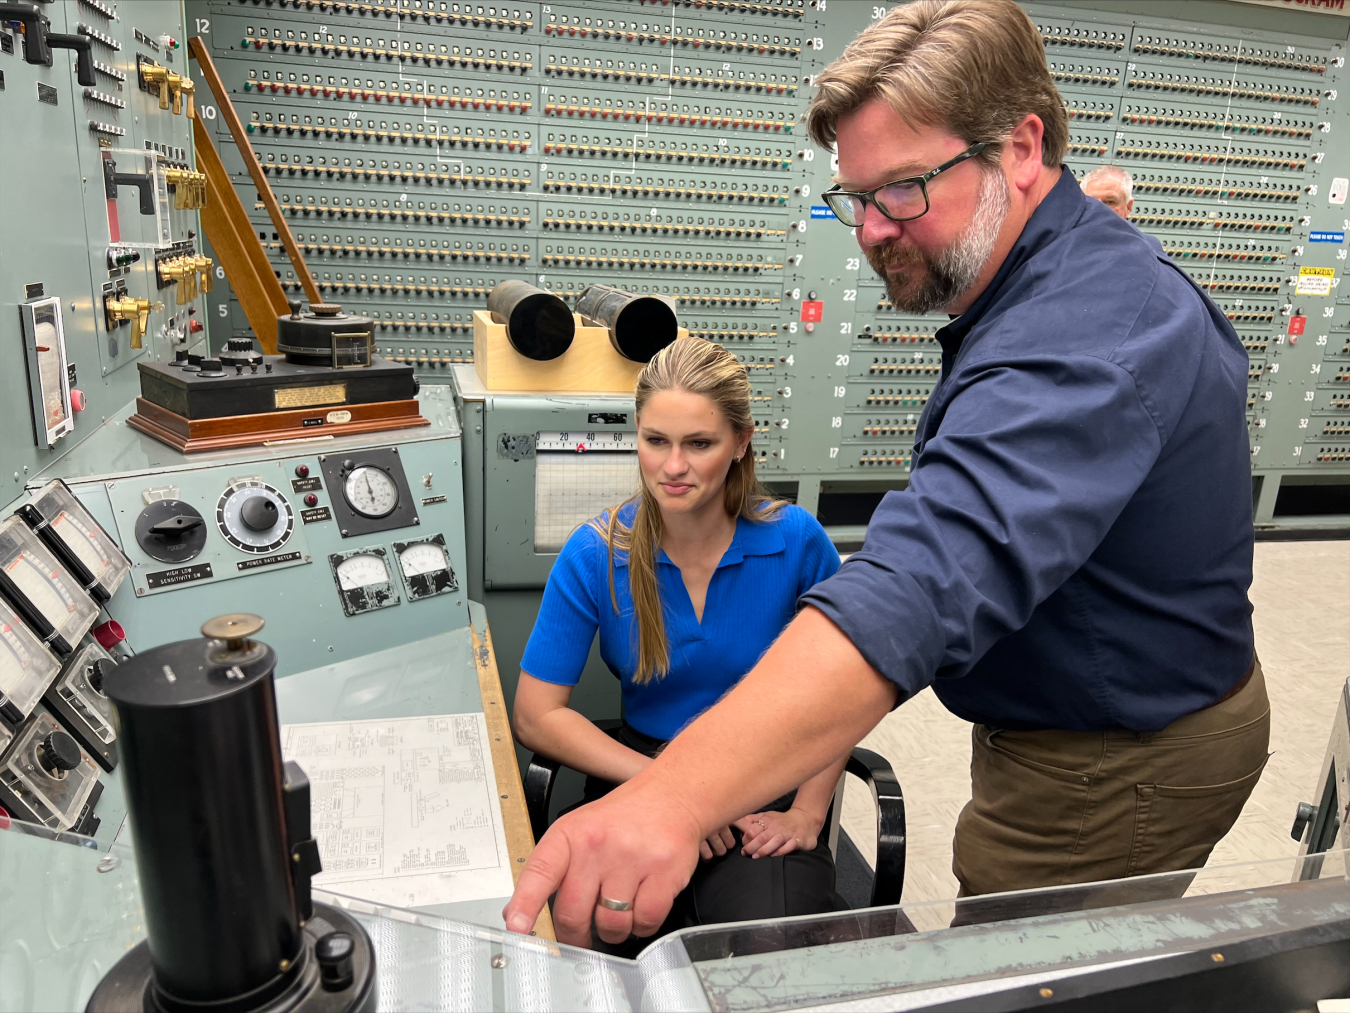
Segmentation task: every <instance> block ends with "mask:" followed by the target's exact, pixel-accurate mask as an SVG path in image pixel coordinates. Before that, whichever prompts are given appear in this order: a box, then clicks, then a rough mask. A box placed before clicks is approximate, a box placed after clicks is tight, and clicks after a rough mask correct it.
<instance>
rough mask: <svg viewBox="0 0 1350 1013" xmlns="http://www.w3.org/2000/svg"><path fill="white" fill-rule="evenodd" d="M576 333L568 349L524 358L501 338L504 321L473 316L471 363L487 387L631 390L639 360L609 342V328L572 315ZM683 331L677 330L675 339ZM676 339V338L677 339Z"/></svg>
mask: <svg viewBox="0 0 1350 1013" xmlns="http://www.w3.org/2000/svg"><path fill="white" fill-rule="evenodd" d="M572 316H573V319H575V320H576V324H577V333H576V337H575V338H573V339H572V347H571V348H569V349H568V350H567V351H566V352H564V353H563V354H562V355H560V356H558V357H557V358H556V359H549V360H548V361H546V362H540V361H538V360H537V359H527V358H526V357H525V356H523V355H521V354H520V353H519V352H517V351H516V350H515V349H514V348H512V347H511V342H510V341H509V340H507V337H506V325H505V324H498V323H493V321H492V314H490V313H488V312H487V311H486V310H475V311H474V314H473V365H474V369H475V370H477V371H478V378H479V379H480V380H482V381H483V386H484V387H486V388H487V389H488V390H515V391H560V390H575V391H590V392H593V393H601V394H631V393H633V385H634V384H635V383H636V382H637V377H638V374H639V373H640V372H642V367H643V366H644V365H645V363H641V362H633V361H632V360H631V359H625V358H624V357H623V356H622V355H620V354H619V353H618V352H616V351H614V346H613V345H611V344H610V343H609V331H608V330H606V329H605V328H603V327H586V326H583V325H582V323H581V317H579V316H577V315H576V314H575V313H574V314H573V315H572ZM688 336H689V332H688V331H687V330H685V329H684V328H683V327H681V328H680V332H679V337H680V338H685V337H688ZM677 340H678V339H677Z"/></svg>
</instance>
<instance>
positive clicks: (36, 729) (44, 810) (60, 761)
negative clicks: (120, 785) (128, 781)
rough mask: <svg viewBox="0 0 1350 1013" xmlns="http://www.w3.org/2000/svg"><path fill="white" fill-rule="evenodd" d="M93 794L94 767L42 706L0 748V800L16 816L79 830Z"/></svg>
mask: <svg viewBox="0 0 1350 1013" xmlns="http://www.w3.org/2000/svg"><path fill="white" fill-rule="evenodd" d="M96 792H97V794H96ZM98 794H102V785H100V784H99V783H98V767H97V766H95V765H94V761H93V760H91V759H89V757H88V756H86V755H85V753H84V751H83V750H82V749H80V748H79V747H78V746H76V745H75V743H74V741H73V740H72V739H71V738H70V736H69V735H67V734H66V733H65V732H64V731H63V730H62V728H61V726H60V725H59V724H57V723H56V719H55V718H53V717H52V716H51V715H50V714H48V713H46V712H45V711H39V712H38V713H37V714H34V715H33V716H32V717H31V718H29V719H28V721H27V723H25V724H24V726H23V727H22V728H20V729H19V730H18V731H17V732H16V733H15V734H14V740H13V741H12V742H10V744H9V748H8V749H6V750H5V751H4V753H3V754H0V803H3V804H4V807H5V808H6V809H8V810H9V813H10V815H11V816H14V817H15V818H16V819H21V820H25V821H27V822H29V823H40V824H42V825H43V826H44V827H47V828H49V829H51V830H70V829H72V828H74V829H78V830H80V831H81V832H83V829H84V827H85V825H86V820H85V819H84V812H85V809H86V807H92V806H93V804H94V802H95V801H96V800H97V797H98Z"/></svg>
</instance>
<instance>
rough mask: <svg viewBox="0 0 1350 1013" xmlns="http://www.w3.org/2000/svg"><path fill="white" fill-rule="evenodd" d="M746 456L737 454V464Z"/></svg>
mask: <svg viewBox="0 0 1350 1013" xmlns="http://www.w3.org/2000/svg"><path fill="white" fill-rule="evenodd" d="M744 456H745V455H744V454H737V455H736V460H737V462H739V461H740V459H741V458H742V457H744Z"/></svg>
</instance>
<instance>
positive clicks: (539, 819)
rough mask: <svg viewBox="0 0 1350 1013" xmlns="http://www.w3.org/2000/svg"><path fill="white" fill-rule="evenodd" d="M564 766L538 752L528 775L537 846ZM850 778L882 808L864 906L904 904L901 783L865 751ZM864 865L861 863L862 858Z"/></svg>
mask: <svg viewBox="0 0 1350 1013" xmlns="http://www.w3.org/2000/svg"><path fill="white" fill-rule="evenodd" d="M594 724H595V726H596V727H597V728H599V729H600V730H601V731H602V732H609V731H612V730H613V729H615V728H617V727H618V726H619V724H620V722H619V721H617V720H614V719H604V720H600V721H596V722H594ZM562 766H563V765H562V764H561V763H559V762H558V761H557V760H550V759H549V758H548V757H546V756H540V755H539V754H538V753H535V754H534V755H532V756H531V757H530V763H529V766H528V767H527V768H526V770H525V808H526V809H527V811H528V812H529V814H530V829H531V830H533V831H534V839H535V840H536V841H537V840H539V838H541V837H543V836H544V832H545V831H546V830H548V827H549V818H548V809H549V802H550V800H551V799H552V797H553V786H554V784H555V783H556V782H557V778H558V771H559V770H561V769H562ZM845 773H848V774H852V775H853V776H854V777H856V778H859V779H860V780H861V781H862V782H863V783H864V784H866V785H867V787H868V788H869V789H871V792H872V801H873V802H874V803H875V805H876V809H877V864H876V870H875V872H874V873H873V876H872V890H871V897H870V904H865V905H860V906H866V907H881V906H889V905H892V904H899V903H900V891H901V889H902V888H903V886H904V883H905V798H904V795H903V794H902V793H901V791H900V782H899V781H898V780H896V777H895V771H894V770H892V769H891V765H890V764H889V763H887V762H886V759H885V757H883V756H881V755H880V754H879V753H874V752H872V750H870V749H863V748H862V747H861V746H859V747H858V748H856V749H854V750H853V752H852V754H850V756H849V758H848V766H847V767H846V768H845ZM842 797H843V791H842V789H841V790H840V791H839V792H837V793H836V794H835V797H834V801H833V802H831V803H830V811H829V813H828V814H827V815H826V817H825V824H824V826H823V827H822V829H821V832H822V833H826V834H829V835H830V840H831V842H834V841H836V840H837V836H836V832H837V831H838V830H839V829H840V828H838V827H837V816H836V809H837V807H838V806H839V805H840V804H841V803H842ZM831 850H833V851H834V852H835V866H836V869H838V868H839V865H840V858H841V856H840V855H839V848H838V847H837V846H836V845H834V844H833V843H832V846H831ZM859 861H860V862H862V860H861V859H859ZM862 864H863V865H865V864H866V863H865V862H862Z"/></svg>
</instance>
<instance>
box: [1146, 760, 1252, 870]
mask: <svg viewBox="0 0 1350 1013" xmlns="http://www.w3.org/2000/svg"><path fill="white" fill-rule="evenodd" d="M1267 760H1269V756H1267V757H1266V758H1265V759H1263V760H1262V761H1261V765H1260V766H1258V767H1257V768H1256V769H1255V770H1253V771H1252V772H1251V773H1250V774H1246V775H1244V776H1243V777H1239V778H1237V779H1236V780H1234V781H1228V782H1225V783H1224V784H1207V785H1197V786H1194V787H1177V786H1174V785H1167V784H1138V785H1135V806H1134V839H1133V841H1132V843H1131V846H1130V859H1129V864H1128V867H1127V871H1126V875H1127V876H1142V875H1147V874H1149V873H1153V872H1172V871H1175V870H1178V869H1198V868H1200V867H1201V866H1202V865H1204V864H1205V860H1206V859H1208V858H1209V853H1210V852H1211V851H1212V850H1213V849H1214V845H1215V844H1217V843H1218V842H1219V840H1220V839H1221V838H1222V837H1223V836H1224V834H1226V833H1228V831H1229V830H1231V829H1232V827H1233V824H1234V823H1236V822H1237V818H1238V815H1239V814H1240V813H1241V812H1242V807H1243V806H1244V805H1245V804H1246V802H1247V799H1248V797H1249V796H1250V795H1251V793H1252V789H1253V788H1255V787H1256V782H1257V781H1259V780H1260V779H1261V773H1262V771H1264V770H1265V769H1266V761H1267Z"/></svg>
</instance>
